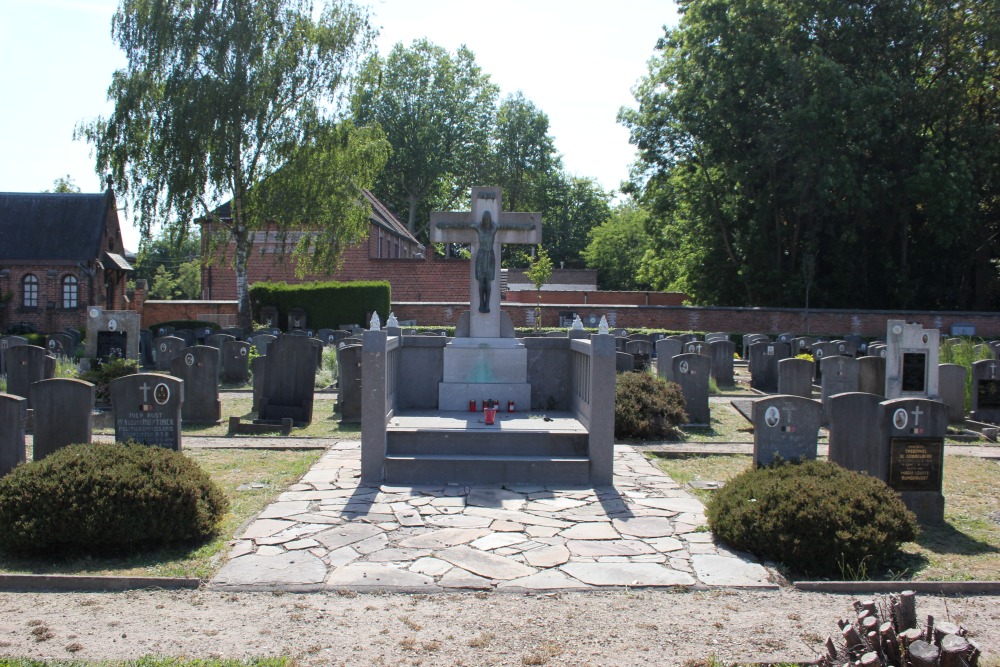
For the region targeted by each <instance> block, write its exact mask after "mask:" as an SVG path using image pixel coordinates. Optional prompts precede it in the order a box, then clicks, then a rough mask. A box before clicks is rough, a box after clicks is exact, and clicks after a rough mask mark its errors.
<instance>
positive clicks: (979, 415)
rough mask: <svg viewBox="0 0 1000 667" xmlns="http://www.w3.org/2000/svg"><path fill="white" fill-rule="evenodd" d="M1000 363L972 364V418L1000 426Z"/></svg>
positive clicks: (986, 360) (978, 362)
mask: <svg viewBox="0 0 1000 667" xmlns="http://www.w3.org/2000/svg"><path fill="white" fill-rule="evenodd" d="M998 366H1000V363H998V362H996V361H994V360H992V359H984V360H982V361H977V362H975V363H974V364H972V418H973V419H975V420H976V421H980V422H986V423H987V424H1000V368H998Z"/></svg>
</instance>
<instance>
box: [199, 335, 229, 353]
mask: <svg viewBox="0 0 1000 667" xmlns="http://www.w3.org/2000/svg"><path fill="white" fill-rule="evenodd" d="M235 340H236V337H235V336H231V335H229V334H224V333H213V334H211V335H210V336H206V337H205V345H207V346H209V347H214V348H215V349H216V350H221V349H222V348H223V346H224V345H225V344H226V342H227V341H235Z"/></svg>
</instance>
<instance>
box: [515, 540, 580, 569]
mask: <svg viewBox="0 0 1000 667" xmlns="http://www.w3.org/2000/svg"><path fill="white" fill-rule="evenodd" d="M524 559H525V561H526V562H527V563H528V565H531V566H532V567H555V566H557V565H562V564H563V563H565V562H567V561H568V560H569V549H567V548H566V547H564V546H561V545H552V546H543V547H539V548H538V549H531V550H530V551H525V552H524Z"/></svg>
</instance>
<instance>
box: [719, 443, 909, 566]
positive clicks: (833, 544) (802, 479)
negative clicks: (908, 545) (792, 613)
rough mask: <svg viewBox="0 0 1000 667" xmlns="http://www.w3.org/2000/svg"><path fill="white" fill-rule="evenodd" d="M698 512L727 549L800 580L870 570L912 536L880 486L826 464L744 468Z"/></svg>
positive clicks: (901, 508) (892, 496)
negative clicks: (773, 564) (775, 565)
mask: <svg viewBox="0 0 1000 667" xmlns="http://www.w3.org/2000/svg"><path fill="white" fill-rule="evenodd" d="M705 515H706V517H707V518H708V525H709V527H710V528H711V529H712V533H713V534H714V535H715V536H716V537H717V538H719V539H720V540H722V541H723V542H725V543H726V544H728V545H730V546H732V547H735V548H736V549H742V550H744V551H749V552H751V553H753V554H755V555H757V556H759V557H761V558H765V559H770V560H775V561H778V562H781V563H783V564H785V565H786V566H787V567H789V568H790V569H791V570H793V571H795V572H798V573H801V574H803V575H807V576H821V577H837V578H857V577H858V576H863V575H864V574H865V573H866V572H873V571H875V570H877V569H878V568H880V567H881V566H883V565H885V564H886V563H888V562H889V560H890V559H891V558H892V557H893V556H894V555H895V554H896V552H897V551H898V550H899V545H900V544H902V543H903V542H910V541H912V540H914V539H916V536H917V533H918V531H919V528H918V525H917V521H916V518H915V517H914V515H913V513H912V512H910V511H909V510H907V509H906V506H905V505H904V504H903V501H902V500H900V498H899V496H898V495H897V494H896V492H895V491H893V490H892V489H890V488H889V486H888V485H887V484H885V483H884V482H882V481H881V480H879V479H876V478H874V477H871V476H870V475H863V474H861V473H857V472H854V471H851V470H847V469H846V468H842V467H841V466H839V465H837V464H835V463H830V462H827V461H806V462H804V463H789V462H779V463H776V464H774V465H772V466H767V467H763V468H756V469H750V470H747V471H746V472H743V473H741V474H739V475H737V476H736V477H733V478H732V479H730V480H729V481H728V482H726V485H725V486H724V487H722V489H720V490H719V491H717V492H716V493H715V495H714V496H712V499H711V500H710V501H709V503H708V505H707V506H706V508H705Z"/></svg>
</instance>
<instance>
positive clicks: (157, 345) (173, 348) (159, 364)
mask: <svg viewBox="0 0 1000 667" xmlns="http://www.w3.org/2000/svg"><path fill="white" fill-rule="evenodd" d="M185 347H187V344H186V343H185V342H184V339H183V338H178V337H177V336H160V337H159V338H154V339H153V354H154V356H155V357H156V370H158V371H169V370H170V365H171V364H172V363H173V361H174V357H176V356H177V355H178V354H179V353H180V351H181V350H183V349H184V348H185Z"/></svg>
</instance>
